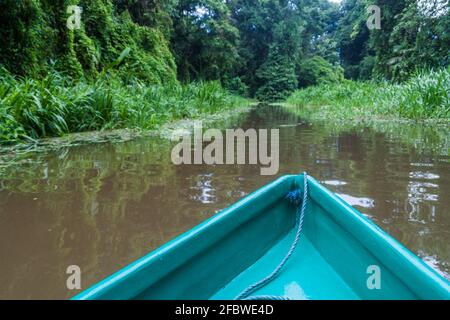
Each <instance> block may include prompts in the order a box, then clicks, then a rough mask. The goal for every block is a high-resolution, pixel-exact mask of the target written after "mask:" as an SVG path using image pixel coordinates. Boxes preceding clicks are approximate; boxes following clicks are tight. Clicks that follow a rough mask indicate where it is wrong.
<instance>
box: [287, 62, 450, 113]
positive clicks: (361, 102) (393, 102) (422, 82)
mask: <svg viewBox="0 0 450 320" xmlns="http://www.w3.org/2000/svg"><path fill="white" fill-rule="evenodd" d="M449 88H450V68H448V69H447V70H445V69H444V70H442V71H437V72H431V73H422V74H418V75H416V76H414V77H413V78H411V79H410V80H408V81H406V82H404V83H401V84H392V83H389V82H387V81H385V82H373V81H372V82H356V81H352V80H345V81H343V82H341V83H340V84H326V83H324V84H321V85H318V86H314V87H309V88H306V89H303V90H299V91H297V92H295V93H294V94H293V95H292V96H291V97H290V98H289V99H288V100H287V102H288V103H289V104H291V105H293V106H301V107H302V108H301V112H302V114H303V115H304V116H306V117H308V118H312V119H315V120H320V119H334V120H344V121H345V120H359V121H364V120H366V121H367V120H368V121H370V120H373V119H398V118H406V119H449V118H450V90H449Z"/></svg>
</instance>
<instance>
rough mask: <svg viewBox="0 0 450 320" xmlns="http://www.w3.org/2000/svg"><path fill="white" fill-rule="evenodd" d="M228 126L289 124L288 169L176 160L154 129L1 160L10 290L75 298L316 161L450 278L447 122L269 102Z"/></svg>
mask: <svg viewBox="0 0 450 320" xmlns="http://www.w3.org/2000/svg"><path fill="white" fill-rule="evenodd" d="M227 127H228V128H244V129H246V128H279V129H280V171H279V174H278V175H277V176H261V175H260V167H259V166H255V165H220V166H207V165H182V166H175V165H173V164H172V162H171V158H170V154H171V150H172V147H173V144H172V143H171V142H170V141H168V140H165V139H163V138H158V137H145V138H138V139H135V140H132V141H127V142H107V143H101V144H85V145H79V146H72V147H65V148H60V149H58V150H53V151H45V152H37V153H29V154H28V155H26V156H22V157H21V158H20V161H15V162H14V163H9V164H8V163H2V165H1V166H0V299H66V298H70V297H71V296H73V295H75V294H76V293H78V291H69V290H68V289H67V287H66V280H67V277H68V275H67V274H66V269H67V267H68V266H70V265H78V266H79V267H80V268H81V271H82V287H83V288H87V287H88V286H90V285H92V284H94V283H95V282H97V281H99V280H101V279H103V278H104V277H105V276H107V275H110V274H111V273H113V272H114V271H117V270H118V269H119V268H121V267H123V266H125V265H127V264H128V263H130V262H132V261H133V260H135V259H137V258H139V257H141V256H142V255H144V254H146V253H148V252H149V251H151V250H153V249H155V248H157V247H159V246H160V245H162V244H164V243H165V242H167V241H169V240H171V239H172V238H174V237H175V236H177V235H180V234H181V233H183V232H184V231H187V230H188V229H190V228H192V227H194V226H195V225H197V224H198V223H200V222H201V221H204V220H205V219H207V218H208V217H211V216H212V215H214V214H215V213H216V212H218V211H219V210H221V209H223V208H225V207H227V206H229V205H230V204H232V203H234V202H236V201H237V200H239V199H241V198H242V197H244V196H245V195H247V194H249V193H250V192H252V191H254V190H256V189H258V188H260V187H261V186H263V185H265V184H267V183H268V182H270V181H272V180H274V179H275V178H276V177H278V176H281V175H283V174H288V173H289V174H293V173H294V174H295V173H298V172H300V171H304V170H306V171H307V172H308V173H309V174H311V175H312V176H314V177H315V178H316V179H318V180H319V181H321V182H322V183H323V184H324V185H325V186H327V187H328V188H329V189H331V190H332V191H334V192H335V193H337V194H338V195H340V196H341V197H342V198H343V199H344V200H346V201H347V202H349V203H350V204H351V205H353V206H354V207H355V208H357V209H358V210H359V211H360V212H362V213H363V214H365V215H366V216H367V217H369V218H370V219H372V220H373V221H374V222H375V223H376V224H378V225H379V226H380V227H381V228H383V229H384V230H386V231H387V232H388V233H389V234H391V235H392V236H393V237H395V238H396V239H397V240H399V241H400V242H402V243H403V244H404V245H405V246H406V247H408V248H409V249H410V250H412V251H413V252H415V253H416V254H418V255H419V256H420V257H421V258H422V259H424V260H425V261H426V262H427V263H428V264H429V265H431V266H432V267H433V268H435V269H436V270H438V272H440V273H441V274H443V275H444V276H446V277H450V212H449V208H450V156H449V151H448V150H449V148H448V138H449V136H448V133H449V130H448V127H447V128H445V127H444V128H442V129H439V128H435V127H431V128H428V127H425V126H423V125H385V126H383V125H382V126H381V127H380V128H375V129H367V128H364V126H359V127H357V128H352V129H350V128H349V129H345V128H342V127H341V126H339V125H327V124H309V123H307V122H305V121H302V119H300V118H298V117H297V116H295V115H294V114H293V113H290V112H287V111H285V110H284V109H281V108H280V107H259V108H257V109H255V110H253V111H250V112H248V113H245V114H244V115H242V116H241V117H239V118H238V119H234V120H233V123H232V124H231V125H230V124H227Z"/></svg>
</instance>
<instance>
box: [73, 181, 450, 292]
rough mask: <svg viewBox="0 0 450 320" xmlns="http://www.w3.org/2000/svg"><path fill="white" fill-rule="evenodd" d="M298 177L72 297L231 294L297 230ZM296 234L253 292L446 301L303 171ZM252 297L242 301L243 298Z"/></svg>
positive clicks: (405, 257) (393, 245)
mask: <svg viewBox="0 0 450 320" xmlns="http://www.w3.org/2000/svg"><path fill="white" fill-rule="evenodd" d="M304 177H305V176H304V175H298V176H284V177H282V178H280V179H278V180H276V181H274V182H273V183H271V184H269V185H267V186H265V187H263V188H261V189H259V190H257V191H256V192H254V193H252V194H250V195H249V196H247V197H246V198H244V199H242V200H241V201H239V202H238V203H236V204H234V205H232V206H231V207H229V208H227V209H225V210H224V211H222V212H220V213H219V214H217V215H215V216H214V217H212V218H210V219H208V220H207V221H205V222H204V223H202V224H200V225H198V226H197V227H195V228H193V229H192V230H189V231H188V232H186V233H184V234H183V235H181V236H179V237H178V238H176V239H174V240H172V241H171V242H169V243H167V244H165V245H164V246H162V247H161V248H159V249H157V250H155V251H154V252H151V253H149V254H148V255H146V256H144V257H142V258H140V259H139V260H137V261H135V262H134V263H132V264H130V265H129V266H127V267H125V268H123V269H122V270H120V271H118V272H116V273H115V274H113V275H112V276H110V277H108V278H106V279H105V280H103V281H101V282H100V283H98V284H96V285H94V286H93V287H91V288H90V289H88V290H86V291H84V292H82V293H81V294H79V295H77V296H75V297H74V298H73V299H75V300H96V299H120V300H129V299H138V300H146V299H151V300H178V299H181V300H196V299H212V300H231V299H234V298H236V297H237V296H239V294H241V293H242V292H243V290H245V289H246V288H248V287H249V286H251V285H253V284H255V283H257V282H258V281H260V280H261V279H263V278H265V277H267V276H268V275H269V274H271V273H272V272H273V270H275V268H276V267H277V266H278V265H279V264H280V261H282V260H283V258H285V256H286V254H287V253H288V251H289V249H290V248H291V246H292V243H293V241H294V239H295V238H296V234H297V231H298V228H296V226H298V223H299V221H298V220H299V218H298V212H299V208H298V206H295V205H293V204H292V203H291V202H290V201H288V199H287V198H286V195H287V194H289V193H290V192H293V191H296V190H299V191H300V193H302V192H304ZM307 182H308V192H309V196H308V204H307V206H306V211H305V216H304V222H303V229H302V232H301V236H300V240H299V242H298V244H297V246H296V247H295V250H294V251H293V252H292V255H291V256H290V258H289V260H288V261H287V262H286V264H285V265H284V266H283V268H282V269H281V270H280V272H279V273H278V274H277V276H276V278H274V279H272V280H271V281H270V282H268V283H265V285H264V286H262V287H258V288H257V290H255V291H254V292H252V296H275V297H284V298H286V299H294V300H303V299H317V300H323V299H331V300H343V299H345V300H347V299H352V300H353V299H371V300H372V299H446V300H448V299H450V283H449V281H447V280H446V279H444V278H443V277H441V276H440V275H439V274H438V273H437V272H436V271H434V270H433V269H431V268H430V267H429V266H428V265H426V264H425V263H424V262H423V261H422V260H421V259H420V258H419V257H417V256H416V255H414V254H413V253H412V252H410V251H409V250H408V249H406V248H405V247H404V246H403V245H401V244H400V243H399V242H398V241H396V240H395V239H393V238H392V237H391V236H389V235H388V234H387V233H386V232H384V231H383V230H381V229H380V228H379V227H377V226H376V225H375V224H374V223H372V222H371V221H370V220H369V219H367V218H365V217H364V216H363V215H362V214H361V213H359V212H358V211H357V210H355V209H354V208H352V207H351V206H349V205H348V204H347V203H345V202H344V201H343V200H342V199H340V198H338V197H337V196H336V195H335V194H333V193H332V192H330V191H329V190H327V189H326V188H324V187H323V186H322V185H320V184H319V183H318V182H317V181H316V180H314V179H313V178H311V177H308V178H307ZM250 298H251V297H250Z"/></svg>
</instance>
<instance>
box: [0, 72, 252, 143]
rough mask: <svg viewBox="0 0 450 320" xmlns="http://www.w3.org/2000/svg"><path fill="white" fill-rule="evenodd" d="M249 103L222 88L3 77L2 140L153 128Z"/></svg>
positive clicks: (54, 76) (211, 84)
mask: <svg viewBox="0 0 450 320" xmlns="http://www.w3.org/2000/svg"><path fill="white" fill-rule="evenodd" d="M243 104H245V100H244V99H242V98H238V97H235V96H231V95H230V94H229V93H227V92H226V91H225V90H224V89H222V87H221V86H220V84H219V83H217V82H207V83H192V84H189V85H177V84H172V85H165V86H147V85H146V84H145V83H144V82H142V81H139V80H134V81H132V82H130V83H129V84H127V85H124V84H123V82H122V81H120V80H118V79H115V78H100V79H98V80H96V81H95V82H92V83H86V82H72V81H69V80H68V79H67V78H65V77H62V76H61V75H59V74H50V75H48V76H46V77H45V78H43V79H41V80H34V79H16V78H14V77H12V76H10V75H3V76H0V124H1V125H0V140H5V141H13V140H19V139H24V138H28V139H36V138H41V137H51V136H61V135H64V134H66V133H70V132H82V131H92V130H104V129H118V128H140V129H151V128H154V127H155V126H156V125H158V124H161V123H165V122H168V121H172V120H177V119H182V118H194V117H197V116H198V115H199V114H201V113H205V114H212V113H216V112H220V111H223V110H226V109H229V108H232V107H236V106H238V105H243Z"/></svg>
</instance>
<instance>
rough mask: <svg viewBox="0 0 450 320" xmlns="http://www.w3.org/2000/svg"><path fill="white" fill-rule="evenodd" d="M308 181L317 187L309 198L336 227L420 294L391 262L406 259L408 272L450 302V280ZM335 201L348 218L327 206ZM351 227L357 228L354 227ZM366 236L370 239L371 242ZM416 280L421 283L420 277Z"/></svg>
mask: <svg viewBox="0 0 450 320" xmlns="http://www.w3.org/2000/svg"><path fill="white" fill-rule="evenodd" d="M308 182H309V184H310V186H311V184H312V185H313V187H314V188H317V189H316V190H314V191H313V192H310V197H311V198H312V199H313V200H314V202H315V203H316V204H317V205H318V206H320V207H321V208H322V210H324V211H325V212H326V213H327V214H328V216H329V217H330V218H331V219H333V221H335V223H336V224H338V225H339V226H341V227H342V228H343V229H345V230H346V231H348V232H349V233H350V234H351V235H352V236H353V237H354V238H356V239H357V240H358V241H359V242H360V243H361V245H363V246H364V248H366V249H367V250H368V251H369V252H370V253H371V254H373V255H374V256H375V257H376V258H377V259H378V260H379V261H380V262H382V263H383V265H384V266H385V267H387V268H388V269H389V270H391V271H392V272H393V273H394V274H395V275H396V276H397V277H398V278H399V279H400V280H401V281H402V282H403V283H404V284H405V285H406V286H407V287H408V288H409V289H410V290H411V291H413V292H415V294H417V288H414V287H413V286H412V285H411V283H410V281H408V280H410V279H406V275H405V274H404V273H403V272H398V264H399V262H398V261H396V264H397V268H395V266H394V263H392V262H391V261H390V260H397V259H398V260H404V261H403V262H406V264H402V267H403V268H405V267H406V268H408V269H409V270H408V271H409V272H413V273H415V272H419V273H420V274H421V275H422V276H424V277H422V280H423V281H424V283H423V284H424V285H426V286H429V285H430V281H429V280H432V282H431V285H435V286H436V287H435V289H437V290H438V291H440V292H441V293H442V295H443V296H446V298H447V299H450V281H449V280H447V279H446V278H445V277H443V276H442V275H440V274H439V273H438V272H437V271H436V270H434V269H433V268H431V266H429V265H427V264H426V263H425V262H424V261H423V260H422V259H421V258H419V257H418V256H417V255H416V254H414V253H413V252H412V251H411V250H409V249H408V248H407V247H405V246H404V245H403V244H402V243H400V242H399V241H398V240H397V239H395V238H394V237H393V236H391V235H390V234H388V233H387V232H386V231H384V230H383V229H382V228H381V227H380V226H378V225H377V224H376V223H375V222H373V221H372V220H370V219H369V218H367V217H366V216H364V215H363V214H362V213H361V212H359V211H358V210H356V209H355V208H353V207H352V206H351V205H349V204H348V203H347V202H345V201H344V200H343V199H342V198H340V197H339V196H337V195H336V194H335V193H333V192H332V191H330V190H328V189H327V188H326V187H324V186H323V185H322V184H321V183H320V182H318V181H317V180H316V179H314V178H312V177H308ZM320 193H321V194H322V195H323V194H325V197H323V196H322V197H321V201H318V199H317V198H319V197H320ZM333 202H334V206H339V208H338V210H336V212H337V211H341V210H345V213H346V215H347V216H345V217H344V215H340V214H338V213H336V212H335V211H333V210H330V207H329V206H327V204H328V205H330V204H331V205H333ZM349 218H351V219H349ZM352 224H356V225H358V228H355V227H354V226H352ZM361 226H364V227H365V228H366V230H364V229H362V228H360V227H361ZM367 231H370V232H367ZM363 233H364V234H363ZM367 236H369V238H371V239H368V237H367ZM369 240H370V241H369ZM386 253H387V255H386ZM390 257H394V258H395V259H394V258H390ZM387 258H388V259H387ZM395 269H397V270H395ZM417 278H418V280H420V277H417ZM427 279H429V280H427ZM419 296H420V295H419Z"/></svg>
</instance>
